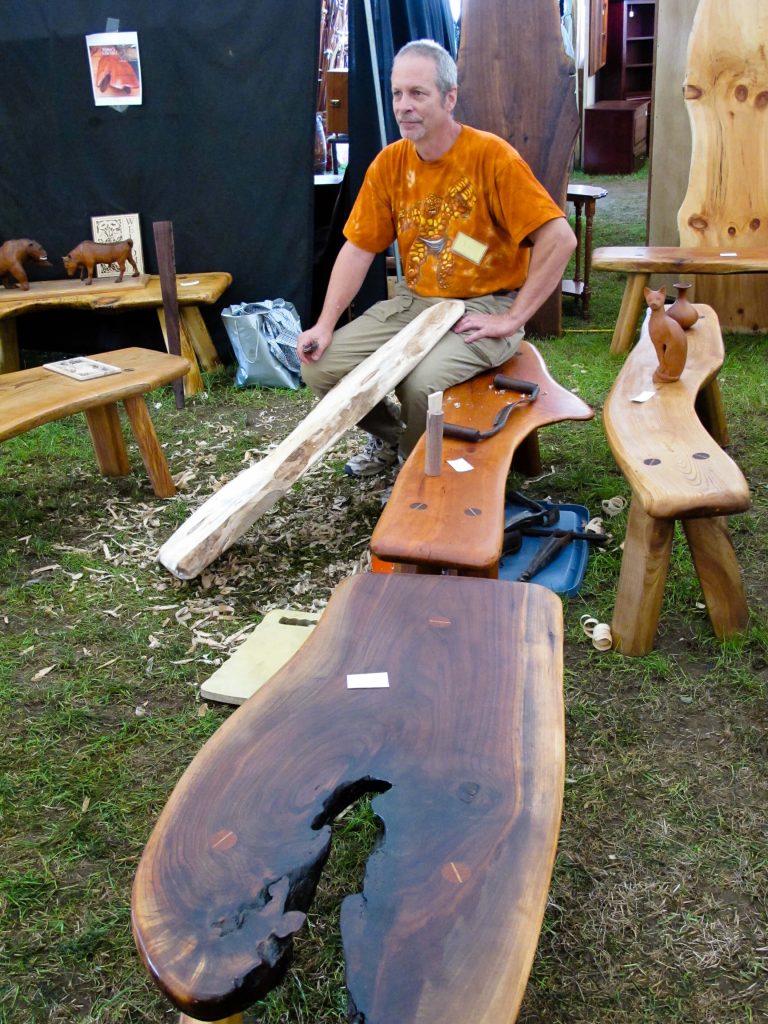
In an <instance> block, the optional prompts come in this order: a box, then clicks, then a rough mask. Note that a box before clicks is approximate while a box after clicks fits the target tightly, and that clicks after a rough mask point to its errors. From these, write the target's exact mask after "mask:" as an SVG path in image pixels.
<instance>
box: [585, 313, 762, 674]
mask: <svg viewBox="0 0 768 1024" xmlns="http://www.w3.org/2000/svg"><path fill="white" fill-rule="evenodd" d="M696 309H697V311H698V313H699V319H698V321H697V322H696V323H695V324H694V325H693V327H691V328H690V329H689V330H688V331H686V335H687V337H688V359H687V362H686V365H685V369H684V370H683V373H682V376H681V377H680V379H679V380H677V381H674V382H673V383H667V384H656V385H654V383H653V382H652V377H653V372H654V370H655V369H656V366H657V365H658V361H657V358H656V352H655V350H654V347H653V344H652V342H651V339H650V337H649V335H648V328H647V320H646V322H645V324H644V325H643V329H642V331H641V335H640V340H639V342H638V343H637V345H636V346H635V347H634V348H633V349H632V351H631V352H630V354H629V355H628V356H627V359H626V362H625V363H624V365H623V366H622V368H621V371H620V372H619V375H618V377H617V378H616V381H615V383H614V385H613V388H612V389H611V392H610V394H609V395H608V398H607V399H606V401H605V406H604V408H603V424H604V426H605V433H606V437H607V438H608V443H609V445H610V447H611V451H612V452H613V455H614V458H615V459H616V463H617V465H618V467H619V469H620V470H621V472H622V473H623V474H624V476H625V477H626V479H627V482H628V483H629V485H630V486H631V488H632V501H631V504H630V510H629V521H628V524H627V533H626V538H625V541H624V553H623V555H622V560H621V573H620V575H619V585H618V590H617V593H616V607H615V609H614V614H613V622H612V627H611V630H612V633H613V639H614V646H615V647H616V648H617V650H619V651H621V652H622V653H623V654H629V655H639V654H647V653H648V652H649V651H650V650H651V648H652V647H653V640H654V636H655V634H656V627H657V624H658V620H659V615H660V612H661V606H662V599H663V595H664V586H665V582H666V577H667V569H668V566H669V559H670V554H671V551H672V539H673V535H674V526H675V520H678V519H679V520H681V522H682V525H683V530H684V531H685V536H686V540H687V541H688V546H689V548H690V550H691V555H692V557H693V562H694V566H695V568H696V572H697V574H698V577H699V581H700V583H701V588H702V591H703V593H704V600H705V602H706V607H707V612H708V614H709V618H710V621H711V623H712V628H713V629H714V631H715V633H716V634H717V636H719V637H726V636H732V635H733V634H735V633H738V632H740V631H742V630H743V629H744V628H745V627H746V625H747V622H748V619H749V612H748V609H747V604H746V599H745V596H744V589H743V586H742V582H741V574H740V572H739V565H738V562H737V560H736V555H735V553H734V550H733V544H732V542H731V538H730V534H729V531H728V524H727V519H726V517H727V516H728V515H730V514H732V513H734V512H744V511H746V509H748V508H749V506H750V494H749V486H748V484H747V481H746V480H745V479H744V476H743V474H742V472H741V470H740V469H739V467H738V466H737V465H736V463H735V462H734V461H733V460H732V459H731V458H730V457H729V456H728V455H727V454H726V453H725V452H724V451H723V450H722V448H720V444H724V443H725V442H726V440H727V427H726V422H725V414H724V412H723V407H722V401H721V398H720V389H719V386H718V383H717V372H718V370H719V369H720V367H721V366H722V364H723V359H724V349H723V339H722V335H721V333H720V325H719V324H718V320H717V314H716V313H715V311H714V310H713V309H712V308H711V306H707V305H704V304H703V303H696ZM644 391H654V392H655V393H654V395H653V397H652V398H650V399H649V400H648V401H646V402H635V401H633V400H632V399H633V398H634V397H635V396H637V395H639V394H640V393H641V392H644Z"/></svg>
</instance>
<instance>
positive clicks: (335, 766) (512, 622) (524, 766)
mask: <svg viewBox="0 0 768 1024" xmlns="http://www.w3.org/2000/svg"><path fill="white" fill-rule="evenodd" d="M561 652H562V615H561V605H560V601H559V600H558V599H557V598H556V597H555V595H553V594H552V593H550V592H549V591H547V590H545V589H544V588H542V587H538V586H535V585H530V584H529V585H526V584H515V583H499V582H495V581H490V580H475V579H461V578H455V577H441V576H403V575H389V576H386V575H380V574H371V573H368V574H364V575H359V576H355V577H352V578H351V579H348V580H345V581H344V582H343V583H342V584H340V586H339V587H337V589H336V591H335V592H334V595H333V597H332V599H331V601H330V603H329V605H328V607H327V609H326V611H325V613H324V615H323V617H322V619H321V621H320V624H319V625H318V627H317V628H316V629H315V630H314V631H313V633H312V635H311V636H310V637H309V638H308V640H307V641H306V643H305V644H304V646H303V647H302V648H301V650H300V651H299V653H298V654H297V655H296V656H295V657H294V658H293V659H292V660H291V661H290V662H289V663H288V664H287V665H286V666H285V667H284V668H283V669H282V670H281V671H280V672H279V673H278V674H277V675H276V676H274V677H273V679H272V680H271V681H270V682H269V683H268V684H267V685H266V686H265V687H263V688H262V689H261V690H260V691H258V692H257V693H256V694H255V695H254V696H253V697H252V698H251V699H250V700H249V701H247V702H246V703H245V704H244V705H242V707H241V708H240V709H239V710H238V711H237V712H235V713H234V714H233V715H232V717H231V718H230V719H229V720H228V721H227V722H226V723H225V724H224V725H223V726H222V727H221V729H219V731H218V732H217V733H216V734H215V736H214V737H213V738H212V739H211V740H209V741H208V743H207V744H206V745H205V747H204V748H203V749H202V751H201V752H200V753H199V754H198V756H197V757H196V758H195V760H194V761H193V762H192V764H191V765H190V767H189V768H188V769H187V771H186V773H185V775H184V776H183V778H182V780H181V781H180V783H179V784H178V785H177V786H176V789H175V791H174V793H173V794H172V796H171V798H170V800H169V802H168V804H167V806H166V808H165V809H164V811H163V812H162V815H161V817H160V820H159V821H158V824H157V826H156V828H155V830H154V832H153V834H152V836H151V838H150V840H149V842H148V844H147V846H146V849H145V852H144V855H143V857H142V860H141V863H140V865H139V869H138V872H137V876H136V881H135V885H134V894H133V925H134V934H135V937H136V941H137V944H138V947H139V949H140V951H141V953H142V956H143V957H144V960H145V963H146V964H147V966H148V968H149V970H150V972H151V973H152V974H153V976H154V977H155V978H156V980H157V981H158V982H159V984H160V985H161V987H162V988H163V989H164V990H165V991H166V993H167V994H168V995H169V996H170V997H171V999H172V1000H173V1001H174V1002H175V1003H176V1005H177V1006H179V1007H180V1008H181V1009H183V1010H184V1011H185V1012H187V1013H189V1014H190V1015H191V1016H193V1017H195V1018H199V1019H204V1020H216V1019H220V1018H223V1017H225V1016H227V1015H228V1014H231V1013H235V1012H237V1011H238V1010H241V1009H243V1008H245V1007H246V1006H248V1005H249V1004H250V1003H252V1002H253V1001H254V1000H255V999H257V998H259V997H260V996H262V995H263V994H264V993H265V992H266V991H267V990H269V989H270V988H271V987H273V986H274V985H275V984H277V982H278V981H279V980H280V979H281V977H282V976H283V974H284V972H285V970H286V968H287V964H288V957H289V952H290V939H291V935H292V934H293V933H294V932H296V931H298V929H299V928H300V927H301V926H302V923H303V922H304V914H305V912H306V910H307V908H308V907H309V905H310V903H311V900H312V897H313V894H314V890H315V886H316V883H317V880H318V876H319V874H320V871H321V870H322V867H323V864H324V862H325V859H326V857H327V854H328V850H329V844H330V839H331V831H330V827H329V822H330V821H331V820H332V819H333V818H334V816H335V815H336V814H337V813H339V811H341V809H342V808H343V807H344V806H346V805H347V804H349V803H350V802H351V801H352V800H353V799H355V798H356V797H358V796H359V795H361V794H362V793H364V792H366V791H367V792H378V793H379V794H380V795H378V796H377V797H376V798H375V800H374V808H375V810H376V813H377V814H378V815H379V816H380V818H381V819H382V821H383V827H384V837H383V841H382V842H381V844H380V845H379V846H378V848H377V849H376V850H375V852H374V853H373V854H372V855H371V857H370V858H369V860H368V865H367V871H366V876H365V883H364V890H363V893H362V894H360V895H352V896H349V897H347V899H346V900H345V902H344V904H343V907H342V935H343V940H344V949H345V956H346V963H347V984H348V988H349V992H350V999H351V1002H352V1005H353V1007H354V1008H355V1009H354V1012H355V1013H356V1014H357V1015H356V1016H353V1017H352V1019H353V1020H355V1021H358V1022H362V1021H365V1024H406V1022H407V1024H467V1022H469V1021H472V1024H510V1022H512V1021H514V1019H515V1017H516V1015H517V1009H518V1007H519V1004H520V1000H521V998H522V994H523V991H524V988H525V984H526V979H527V976H528V972H529V970H530V965H531V961H532V959H533V955H534V951H535V948H536V943H537V940H538V935H539V930H540V927H541V920H542V916H543V913H544V908H545V904H546V895H547V890H548V886H549V880H550V875H551V870H552V864H553V858H554V853H555V847H556V842H557V834H558V828H559V821H560V813H561V797H562V785H563V768H564V735H563V704H562V653H561ZM369 672H386V673H388V678H389V687H388V688H387V689H348V688H347V674H348V673H369ZM306 983H307V982H305V984H306Z"/></svg>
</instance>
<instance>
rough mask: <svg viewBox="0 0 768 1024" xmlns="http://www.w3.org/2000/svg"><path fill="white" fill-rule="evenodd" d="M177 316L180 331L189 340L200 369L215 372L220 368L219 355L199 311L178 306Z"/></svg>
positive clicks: (196, 308) (194, 307) (193, 307)
mask: <svg viewBox="0 0 768 1024" xmlns="http://www.w3.org/2000/svg"><path fill="white" fill-rule="evenodd" d="M179 316H180V318H181V327H182V330H183V331H184V333H185V334H186V335H187V337H188V338H189V341H190V344H191V345H192V348H193V349H194V350H195V353H196V354H197V358H198V360H199V362H200V365H201V366H202V368H203V369H204V370H215V369H216V368H217V367H219V366H221V360H220V359H219V353H218V352H217V351H216V347H215V345H214V344H213V341H212V340H211V336H210V334H209V333H208V328H207V327H206V326H205V320H203V314H202V313H201V312H200V309H199V308H198V307H197V306H179Z"/></svg>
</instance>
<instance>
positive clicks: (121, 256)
mask: <svg viewBox="0 0 768 1024" xmlns="http://www.w3.org/2000/svg"><path fill="white" fill-rule="evenodd" d="M132 251H133V239H132V238H126V239H125V240H124V241H122V242H88V241H86V242H81V243H80V245H78V246H75V248H74V249H73V250H72V252H70V253H69V254H68V255H67V256H63V257H62V259H63V260H64V267H65V268H66V271H67V274H69V276H70V277H72V275H73V274H74V272H75V271H76V270H77V268H78V267H82V270H81V271H80V280H81V281H82V280H83V278H85V279H86V280H85V283H86V284H90V283H91V282H92V281H93V270H94V267H95V266H96V264H97V263H116V264H117V265H118V267H119V268H120V276H119V277H118V278H116V279H115V283H116V284H119V283H120V282H121V281H122V280H123V274H124V273H125V263H126V260H127V261H128V263H130V264H131V266H132V267H133V277H138V276H139V268H138V267H137V266H136V263H135V261H134V258H133V256H132V255H131V253H132ZM86 275H87V276H86Z"/></svg>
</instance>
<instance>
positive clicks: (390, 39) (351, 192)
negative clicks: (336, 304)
mask: <svg viewBox="0 0 768 1024" xmlns="http://www.w3.org/2000/svg"><path fill="white" fill-rule="evenodd" d="M370 3H371V10H372V15H373V26H374V36H375V40H376V55H377V62H378V66H379V78H380V84H381V96H382V100H383V105H384V113H385V119H386V120H385V128H386V135H387V142H394V141H395V140H396V139H399V138H400V132H399V131H398V128H397V124H396V122H395V119H394V116H393V114H392V100H391V88H390V81H389V79H390V74H391V72H392V61H393V59H394V56H395V54H396V53H397V51H398V50H399V49H400V47H401V46H404V45H405V44H406V43H408V42H410V41H411V40H413V39H434V40H435V41H436V42H438V43H440V44H441V45H442V46H444V47H445V48H446V49H447V50H448V51H449V52H450V53H452V54H453V56H454V57H455V56H456V35H455V28H454V23H453V18H452V15H451V8H450V4H449V2H448V0H370ZM348 12H349V139H350V146H349V166H348V167H347V172H346V174H345V176H344V185H343V189H342V196H341V202H340V203H339V204H338V210H337V222H336V223H335V225H334V227H335V230H334V232H333V234H332V242H333V245H335V247H336V251H338V247H339V246H340V245H341V244H342V243H343V237H342V235H341V229H342V228H343V226H344V221H345V220H346V216H347V215H348V213H349V211H350V209H351V208H352V203H353V202H354V199H355V196H356V195H357V193H358V192H359V190H360V186H361V185H362V183H363V178H364V177H365V172H366V170H367V168H368V165H369V164H370V162H371V161H372V160H373V158H374V157H375V156H376V154H377V153H378V152H379V150H380V149H381V148H382V143H381V135H380V130H379V118H378V112H377V108H376V93H375V90H374V84H373V70H372V64H371V54H370V46H369V41H368V29H367V25H366V19H365V4H364V0H349V8H348ZM330 255H334V253H331V254H330ZM386 292H387V282H386V266H385V258H384V256H380V257H378V258H377V259H376V260H374V262H373V266H372V267H371V270H370V272H369V274H368V277H367V278H366V281H365V284H364V285H363V287H362V288H361V290H360V293H359V294H358V296H357V299H356V300H355V302H354V303H353V312H354V313H355V315H359V314H360V313H363V312H364V311H365V310H366V309H368V307H369V306H371V305H372V304H373V303H374V302H377V301H378V300H379V299H382V298H385V297H386Z"/></svg>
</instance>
